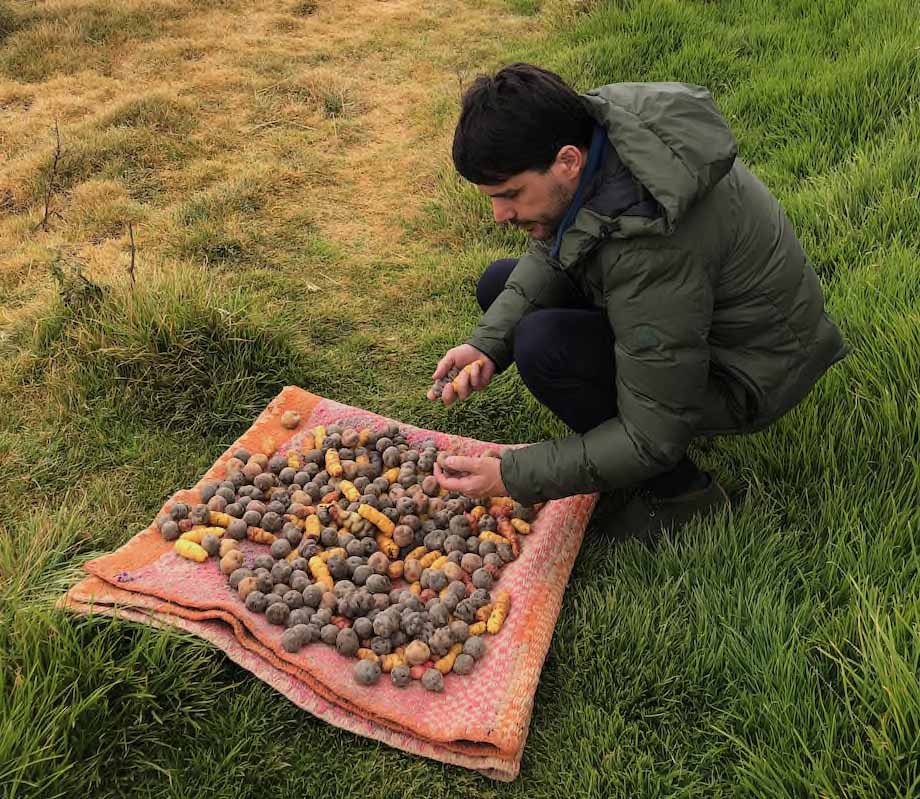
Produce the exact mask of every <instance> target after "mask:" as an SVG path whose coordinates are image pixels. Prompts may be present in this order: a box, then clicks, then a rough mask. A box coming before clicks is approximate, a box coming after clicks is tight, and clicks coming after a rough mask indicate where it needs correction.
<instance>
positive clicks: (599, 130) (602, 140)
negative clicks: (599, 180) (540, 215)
mask: <svg viewBox="0 0 920 799" xmlns="http://www.w3.org/2000/svg"><path fill="white" fill-rule="evenodd" d="M606 144H607V131H606V129H605V128H604V126H603V125H595V126H594V135H593V136H592V137H591V147H590V149H589V150H588V162H587V163H586V164H585V168H584V170H583V171H582V173H581V178H580V179H579V181H578V188H577V189H576V190H575V196H574V197H573V198H572V202H570V203H569V207H568V208H567V209H566V211H565V216H563V217H562V221H561V222H560V223H559V227H558V228H557V229H556V239H555V241H554V242H553V248H552V249H551V250H550V253H549V254H550V256H551V257H553V258H558V257H559V248H560V247H561V246H562V236H563V234H564V233H565V231H566V230H567V229H568V228H569V226H570V225H571V224H572V222H574V221H575V215H576V214H577V213H578V211H579V209H580V208H581V206H582V203H583V202H584V200H585V192H586V191H587V189H588V185H589V184H590V183H591V180H592V178H593V177H594V176H595V175H596V174H597V173H598V172H599V171H600V170H601V169H602V168H603V166H604V161H606V160H607V147H606Z"/></svg>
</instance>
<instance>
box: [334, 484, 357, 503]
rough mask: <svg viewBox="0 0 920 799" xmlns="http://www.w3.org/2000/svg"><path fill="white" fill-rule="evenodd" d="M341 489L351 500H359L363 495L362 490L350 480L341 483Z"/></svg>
mask: <svg viewBox="0 0 920 799" xmlns="http://www.w3.org/2000/svg"><path fill="white" fill-rule="evenodd" d="M339 491H341V492H342V493H343V494H344V495H345V497H346V499H347V500H348V501H349V502H357V501H358V500H359V499H360V497H361V492H360V491H358V489H357V488H355V484H354V483H352V482H351V481H350V480H343V481H342V482H341V483H339Z"/></svg>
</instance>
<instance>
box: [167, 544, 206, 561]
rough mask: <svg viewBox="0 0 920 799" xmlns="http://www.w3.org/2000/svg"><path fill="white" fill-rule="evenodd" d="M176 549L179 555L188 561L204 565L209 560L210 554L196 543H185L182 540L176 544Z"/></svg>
mask: <svg viewBox="0 0 920 799" xmlns="http://www.w3.org/2000/svg"><path fill="white" fill-rule="evenodd" d="M174 549H175V550H176V554H177V555H180V556H181V557H183V558H186V559H187V560H194V561H195V562H196V563H204V562H205V561H206V560H207V559H208V553H207V552H205V551H204V550H203V549H202V548H201V547H200V546H199V545H198V544H196V543H195V542H194V541H183V540H182V539H181V538H180V539H179V540H178V541H176V543H175V544H174Z"/></svg>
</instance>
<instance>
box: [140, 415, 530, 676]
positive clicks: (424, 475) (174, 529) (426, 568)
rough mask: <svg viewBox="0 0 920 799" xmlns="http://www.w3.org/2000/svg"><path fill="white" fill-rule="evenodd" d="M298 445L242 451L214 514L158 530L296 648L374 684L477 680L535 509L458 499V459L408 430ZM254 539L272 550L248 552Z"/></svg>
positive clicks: (188, 510) (185, 511)
mask: <svg viewBox="0 0 920 799" xmlns="http://www.w3.org/2000/svg"><path fill="white" fill-rule="evenodd" d="M282 423H283V424H284V426H285V427H287V428H289V429H295V428H297V427H298V426H299V425H300V417H299V416H298V415H297V414H296V413H293V412H288V413H286V414H285V415H284V417H283V418H282ZM301 439H302V440H301ZM295 441H301V443H300V445H299V446H296V447H293V446H292V447H290V448H289V449H288V450H287V452H286V453H285V454H281V453H274V454H273V455H271V456H269V455H266V454H263V453H250V452H248V451H246V450H242V449H240V450H237V451H235V452H233V454H232V457H231V458H230V459H229V460H228V462H227V464H226V479H225V480H223V481H219V482H209V483H207V484H205V485H204V486H203V488H202V492H201V494H202V500H203V504H200V505H195V506H191V507H190V506H188V505H185V504H183V503H175V504H173V505H172V506H171V507H170V508H169V511H168V514H167V515H166V516H164V517H161V518H160V519H158V520H157V524H158V526H159V529H160V533H161V534H162V535H163V537H164V538H166V539H167V540H173V541H175V548H176V552H177V553H178V554H180V555H182V556H183V557H187V558H191V559H193V560H196V561H199V562H204V561H206V560H208V558H211V557H216V558H219V559H220V560H219V564H220V569H221V571H222V572H223V573H224V574H226V575H227V577H228V580H229V586H230V588H231V589H232V590H234V591H235V592H236V593H237V594H238V595H239V598H240V600H241V601H243V602H244V603H245V605H246V608H247V609H248V610H249V611H251V612H253V613H260V614H265V617H266V619H267V620H268V621H269V622H270V623H271V624H276V625H279V626H283V627H285V630H284V632H283V633H282V636H281V645H282V646H283V647H284V649H285V650H287V651H288V652H297V651H298V650H299V649H300V648H301V647H303V646H306V645H307V644H310V643H312V642H314V641H321V642H322V643H324V644H326V645H328V646H333V647H335V648H336V650H337V651H338V652H339V653H340V654H342V655H345V656H348V657H354V658H357V663H356V665H355V668H354V677H355V679H356V680H357V682H359V683H361V684H363V685H373V684H374V683H376V682H377V681H378V680H379V679H380V677H381V674H382V673H388V674H389V675H390V679H391V680H392V682H393V684H394V685H396V686H399V687H405V686H407V685H409V684H410V683H411V682H412V681H413V680H414V679H415V680H419V681H420V682H421V684H422V686H423V687H424V688H425V689H427V690H429V691H442V690H443V689H444V680H443V677H444V675H446V674H448V673H450V672H454V673H455V674H461V675H466V674H469V673H470V672H471V671H472V670H473V668H474V666H475V664H476V661H478V660H479V659H480V658H481V657H482V656H483V654H484V652H485V648H486V647H485V641H484V635H485V634H486V633H490V634H495V633H497V632H498V631H499V630H500V629H501V627H502V624H503V623H504V620H505V618H506V617H507V615H508V612H509V608H510V596H509V594H508V593H507V592H502V591H499V592H497V593H496V594H495V595H494V596H493V593H492V591H493V588H494V586H495V584H496V582H497V581H498V579H499V577H500V575H501V571H502V569H503V568H504V566H505V565H506V564H508V563H510V562H511V561H513V560H515V558H517V556H518V554H519V552H520V536H521V535H526V534H527V533H529V532H530V522H531V521H532V519H533V509H532V508H525V507H523V506H521V505H520V504H519V503H516V502H514V501H513V500H511V499H510V498H508V497H495V498H488V497H481V498H472V497H467V496H463V495H461V494H458V493H456V492H446V491H445V490H443V489H442V488H441V487H440V485H439V483H438V481H437V479H436V478H435V476H434V475H433V473H432V472H433V469H434V464H435V462H436V460H437V459H438V458H442V457H444V456H445V454H446V453H443V452H439V451H438V449H437V447H436V446H435V444H434V442H433V441H432V440H430V439H429V440H425V441H423V442H422V443H421V444H420V445H418V446H417V447H411V446H410V445H409V443H408V440H407V438H406V436H405V435H404V434H403V433H402V432H401V431H400V429H399V428H398V426H396V425H390V426H389V427H387V428H385V429H383V430H380V431H372V430H370V429H363V430H360V431H359V430H356V429H354V428H351V427H342V426H339V425H330V426H328V427H326V428H323V427H318V428H315V429H313V430H311V431H307V432H305V433H304V434H303V435H302V436H301V437H299V438H298V439H295ZM244 539H248V540H250V541H254V542H256V543H260V544H265V545H267V548H266V550H265V551H263V552H262V553H261V554H258V555H257V556H255V557H253V556H252V555H251V554H250V555H248V556H247V555H244V553H243V551H242V550H241V549H240V545H239V542H240V541H242V540H244Z"/></svg>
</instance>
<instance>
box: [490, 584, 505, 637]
mask: <svg viewBox="0 0 920 799" xmlns="http://www.w3.org/2000/svg"><path fill="white" fill-rule="evenodd" d="M510 609H511V594H509V593H508V592H507V591H499V592H498V597H497V598H496V599H495V607H494V608H493V610H492V613H491V614H490V615H489V620H488V621H487V622H486V630H487V631H488V632H490V633H491V634H492V635H495V634H496V633H497V632H498V631H499V630H500V629H501V628H502V625H503V624H504V623H505V619H507V618H508V611H509V610H510Z"/></svg>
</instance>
